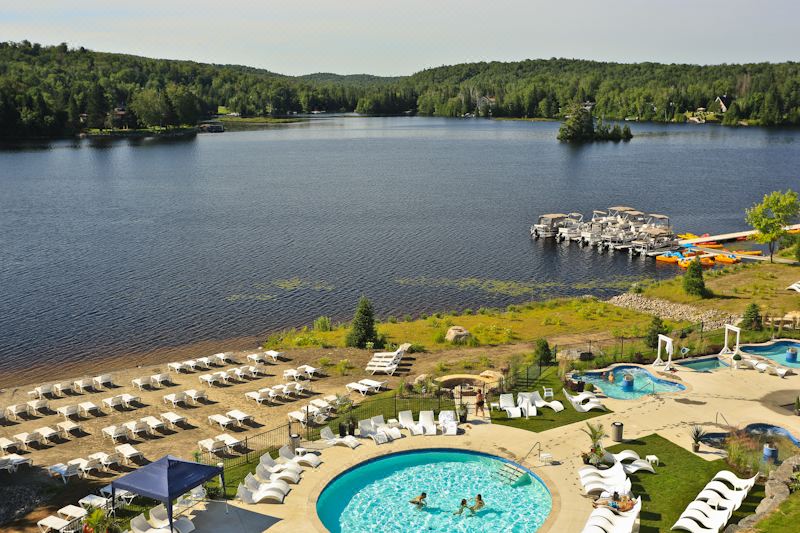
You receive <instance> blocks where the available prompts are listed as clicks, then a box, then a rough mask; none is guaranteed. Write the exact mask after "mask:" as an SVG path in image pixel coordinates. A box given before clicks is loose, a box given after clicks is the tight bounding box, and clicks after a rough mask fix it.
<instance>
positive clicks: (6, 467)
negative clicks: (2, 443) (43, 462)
mask: <svg viewBox="0 0 800 533" xmlns="http://www.w3.org/2000/svg"><path fill="white" fill-rule="evenodd" d="M22 465H27V466H31V465H33V461H32V460H31V459H30V458H28V457H23V456H21V455H17V454H16V453H9V454H6V455H0V471H6V472H8V473H14V472H16V471H17V469H18V468H19V467H20V466H22Z"/></svg>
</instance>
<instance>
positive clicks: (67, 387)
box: [53, 382, 72, 397]
mask: <svg viewBox="0 0 800 533" xmlns="http://www.w3.org/2000/svg"><path fill="white" fill-rule="evenodd" d="M68 392H72V383H66V382H65V383H55V384H54V385H53V394H54V395H56V396H60V397H63V396H65V395H66V394H67V393H68Z"/></svg>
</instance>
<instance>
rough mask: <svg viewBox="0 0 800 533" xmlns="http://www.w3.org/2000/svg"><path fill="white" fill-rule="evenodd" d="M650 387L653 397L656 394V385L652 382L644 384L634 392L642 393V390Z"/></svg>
mask: <svg viewBox="0 0 800 533" xmlns="http://www.w3.org/2000/svg"><path fill="white" fill-rule="evenodd" d="M650 386H652V387H653V395H655V394H656V384H655V382H653V381H651V382H650V383H645V384H644V386H643V387H639V388H638V389H636V392H641V391H643V390H644V389H646V388H647V387H650Z"/></svg>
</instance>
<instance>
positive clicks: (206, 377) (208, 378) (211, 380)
mask: <svg viewBox="0 0 800 533" xmlns="http://www.w3.org/2000/svg"><path fill="white" fill-rule="evenodd" d="M198 379H199V380H200V383H205V384H206V385H208V386H211V385H214V384H215V383H217V382H218V381H219V378H217V376H216V375H214V374H202V375H200V376H199V377H198Z"/></svg>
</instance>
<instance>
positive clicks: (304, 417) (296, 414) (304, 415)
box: [287, 410, 313, 427]
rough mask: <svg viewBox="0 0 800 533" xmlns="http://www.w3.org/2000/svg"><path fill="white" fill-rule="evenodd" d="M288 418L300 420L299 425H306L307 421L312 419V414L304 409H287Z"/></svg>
mask: <svg viewBox="0 0 800 533" xmlns="http://www.w3.org/2000/svg"><path fill="white" fill-rule="evenodd" d="M287 416H288V417H289V420H290V421H291V420H294V421H296V422H300V425H301V426H303V427H306V426H307V425H308V423H309V422H310V421H311V420H313V416H312V415H311V413H309V412H308V411H306V410H303V411H289V412H288V413H287Z"/></svg>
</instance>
